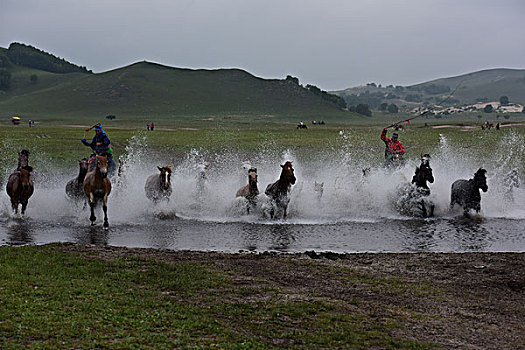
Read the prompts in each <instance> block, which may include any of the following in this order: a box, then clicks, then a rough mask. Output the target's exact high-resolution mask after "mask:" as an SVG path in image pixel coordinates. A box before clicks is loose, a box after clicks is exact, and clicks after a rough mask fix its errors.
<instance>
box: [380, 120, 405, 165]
mask: <svg viewBox="0 0 525 350" xmlns="http://www.w3.org/2000/svg"><path fill="white" fill-rule="evenodd" d="M387 131H388V129H387V128H384V129H383V132H382V133H381V140H383V142H384V143H385V165H386V166H390V165H393V164H394V162H397V163H399V164H402V163H403V155H404V154H405V147H404V146H403V144H402V143H401V141H399V140H398V136H399V135H398V134H397V133H396V132H395V133H393V134H392V138H391V139H390V138H388V137H386V133H387Z"/></svg>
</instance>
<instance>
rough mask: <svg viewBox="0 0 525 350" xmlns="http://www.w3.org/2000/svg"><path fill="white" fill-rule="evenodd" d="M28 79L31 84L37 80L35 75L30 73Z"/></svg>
mask: <svg viewBox="0 0 525 350" xmlns="http://www.w3.org/2000/svg"><path fill="white" fill-rule="evenodd" d="M29 81H31V83H32V84H36V82H37V81H38V77H37V75H36V74H31V76H30V77H29Z"/></svg>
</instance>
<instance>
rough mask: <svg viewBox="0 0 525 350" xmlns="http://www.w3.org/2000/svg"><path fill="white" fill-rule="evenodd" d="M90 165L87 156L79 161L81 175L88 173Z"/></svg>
mask: <svg viewBox="0 0 525 350" xmlns="http://www.w3.org/2000/svg"><path fill="white" fill-rule="evenodd" d="M88 167H89V162H88V160H87V158H82V159H81V160H79V161H78V170H79V171H78V173H79V176H85V175H86V174H87V171H88Z"/></svg>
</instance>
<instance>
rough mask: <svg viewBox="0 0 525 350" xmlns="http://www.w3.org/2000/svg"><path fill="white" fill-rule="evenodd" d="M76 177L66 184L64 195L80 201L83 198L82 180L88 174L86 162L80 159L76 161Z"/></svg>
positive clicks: (84, 159)
mask: <svg viewBox="0 0 525 350" xmlns="http://www.w3.org/2000/svg"><path fill="white" fill-rule="evenodd" d="M78 168H79V169H78V176H77V177H76V178H74V179H72V180H70V181H69V182H68V183H67V184H66V194H67V196H68V197H69V198H71V199H82V198H83V197H84V189H83V185H84V178H85V177H86V174H87V172H88V160H87V159H86V158H82V159H81V160H79V161H78Z"/></svg>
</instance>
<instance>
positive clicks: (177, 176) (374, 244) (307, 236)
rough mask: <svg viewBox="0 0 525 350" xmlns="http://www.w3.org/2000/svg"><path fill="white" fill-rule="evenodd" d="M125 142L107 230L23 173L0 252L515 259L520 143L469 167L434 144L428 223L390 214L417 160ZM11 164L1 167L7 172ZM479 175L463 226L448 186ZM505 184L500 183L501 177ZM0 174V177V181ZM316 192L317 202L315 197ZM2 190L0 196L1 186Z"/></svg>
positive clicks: (524, 216) (41, 176)
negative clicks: (277, 209) (482, 187)
mask: <svg viewBox="0 0 525 350" xmlns="http://www.w3.org/2000/svg"><path fill="white" fill-rule="evenodd" d="M132 141H133V142H130V146H129V147H128V149H127V153H126V158H125V159H124V161H125V162H124V163H123V164H124V165H123V169H122V170H123V171H122V176H120V177H113V179H112V183H113V191H112V193H111V195H110V197H109V203H108V207H109V209H108V216H109V223H110V227H109V229H108V230H104V229H103V228H102V226H101V225H102V220H101V219H102V210H101V209H100V208H99V209H97V212H96V214H97V225H95V226H91V225H90V222H89V207H83V203H82V202H74V201H71V200H70V199H68V198H67V197H66V195H65V191H64V188H65V184H66V182H67V181H68V180H70V179H72V178H74V177H75V176H76V172H77V171H78V170H76V169H74V168H72V169H71V170H70V171H69V172H67V174H64V173H61V172H54V171H53V168H52V164H51V165H49V167H48V168H46V169H43V168H39V169H35V171H34V182H35V193H34V195H33V196H32V197H31V199H30V200H29V205H28V208H27V213H26V215H25V216H23V217H22V216H20V215H15V214H14V213H13V212H12V210H11V208H10V203H9V198H8V197H7V194H6V193H5V190H4V189H3V190H2V193H0V245H21V244H45V243H50V242H79V243H91V244H101V245H103V244H107V245H115V246H126V247H151V248H160V249H173V250H187V249H189V250H202V251H224V252H238V251H257V252H262V251H280V252H304V251H310V250H314V251H333V252H470V251H476V252H496V251H508V252H525V189H524V187H523V186H521V182H520V181H519V179H518V181H511V180H512V179H511V178H510V177H509V176H510V175H512V174H516V173H517V174H518V175H520V174H521V176H523V169H522V168H523V161H524V159H523V157H524V156H523V154H524V153H525V152H524V151H525V150H524V147H525V146H524V145H525V142H524V141H525V140H523V136H522V135H518V134H509V136H508V137H507V139H504V140H503V141H502V144H501V145H496V146H497V148H498V149H500V150H502V151H500V152H499V153H498V157H496V158H494V159H492V160H490V161H488V160H484V161H482V162H480V161H479V160H477V159H473V158H471V157H469V156H468V154H467V153H465V154H460V153H458V150H457V149H458V147H451V146H449V145H448V142H447V139H446V138H445V137H444V136H442V137H441V144H440V147H439V148H438V149H436V150H434V151H433V154H432V159H431V162H430V164H431V166H432V168H433V170H434V178H435V182H434V183H432V184H429V187H430V189H431V195H430V197H428V198H427V200H428V201H429V202H432V203H433V204H434V205H435V215H434V217H432V218H427V219H423V218H419V217H413V216H411V215H406V214H404V213H400V212H399V210H398V204H399V202H400V201H402V200H403V198H404V197H405V195H404V193H403V191H402V188H404V187H406V186H407V184H409V183H410V180H411V178H412V176H413V174H414V169H415V167H416V166H417V165H419V162H418V160H412V161H408V162H407V164H406V165H405V167H403V168H400V169H397V170H386V169H384V168H382V167H380V166H378V167H376V168H371V169H370V171H369V172H368V173H367V175H366V176H363V172H362V169H363V168H365V167H366V165H367V164H370V161H369V160H363V159H361V157H360V156H359V154H352V153H351V152H349V151H348V150H343V151H341V152H337V151H333V152H332V153H330V154H327V155H326V154H325V155H322V156H320V157H319V160H318V161H317V162H312V161H310V162H302V161H301V160H300V159H298V157H296V155H295V154H294V152H293V151H290V150H286V151H284V152H273V153H271V152H267V153H265V152H261V153H260V154H256V155H252V156H251V157H250V159H246V158H245V157H246V156H242V155H236V154H218V155H217V154H214V155H210V154H206V153H204V152H199V151H196V150H194V151H191V152H189V153H188V154H187V155H186V157H184V158H181V159H168V160H166V159H164V160H162V161H160V160H159V159H154V158H152V157H151V156H150V155H148V154H146V151H145V150H146V149H147V145H145V144H144V142H145V141H144V140H143V139H139V138H137V139H135V140H132ZM286 160H290V161H292V162H293V166H294V168H295V175H296V177H297V182H296V184H295V185H294V186H293V187H292V190H291V194H290V203H289V207H288V218H287V219H286V220H282V219H277V220H271V219H270V218H269V217H268V215H267V213H268V203H267V198H266V197H265V195H264V194H263V193H264V189H265V188H266V186H267V185H268V184H270V183H272V182H274V181H276V180H277V179H278V178H279V174H280V170H281V167H280V164H283V163H284V162H285V161H286ZM15 165H16V163H15V164H13V168H14V166H15ZM164 165H172V166H173V175H172V177H171V183H172V187H173V194H172V196H171V198H170V201H169V202H163V203H160V204H157V205H155V204H153V203H152V202H150V201H149V200H148V199H147V198H146V196H145V193H144V184H145V180H146V178H147V177H148V176H149V175H151V174H154V173H156V172H157V171H158V170H157V166H164ZM250 166H252V167H257V169H258V181H259V182H258V183H259V185H258V187H259V191H260V192H261V193H262V194H261V195H259V197H258V205H257V207H256V208H255V209H254V210H252V211H251V212H250V214H247V213H246V202H245V200H244V199H240V198H235V193H236V191H237V189H238V188H240V187H241V186H243V185H245V184H247V173H246V169H247V168H248V167H250ZM480 167H483V168H485V169H486V170H487V183H488V191H487V192H485V193H482V194H481V198H482V199H481V208H482V209H481V212H480V213H479V214H476V215H473V216H471V217H469V218H466V217H463V215H462V212H461V210H458V208H456V209H454V210H450V208H449V203H450V186H451V184H452V183H453V182H454V181H455V180H457V179H469V178H472V177H473V174H474V173H475V172H476V171H477V169H478V168H480ZM509 174H510V175H509ZM7 175H8V174H4V178H6V177H7ZM319 184H322V192H321V191H319ZM4 186H5V185H2V187H4Z"/></svg>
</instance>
